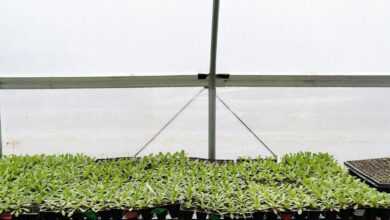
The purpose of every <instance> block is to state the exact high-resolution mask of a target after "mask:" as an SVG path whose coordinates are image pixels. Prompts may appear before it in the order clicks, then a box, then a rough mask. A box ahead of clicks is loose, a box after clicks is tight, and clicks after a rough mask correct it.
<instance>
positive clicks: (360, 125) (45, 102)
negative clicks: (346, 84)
mask: <svg viewBox="0 0 390 220" xmlns="http://www.w3.org/2000/svg"><path fill="white" fill-rule="evenodd" d="M211 10H212V4H211V1H209V0H207V1H206V0H164V1H161V0H116V1H112V0H83V1H79V0H66V1H53V0H34V1H30V0H2V1H1V2H0V75H1V76H3V75H14V74H15V75H16V74H24V75H53V76H54V75H64V74H69V75H73V74H86V75H87V74H102V75H106V74H108V75H115V74H150V75H167V74H197V73H207V72H208V65H209V48H210V30H211ZM389 11H390V1H388V0H375V1H367V0H327V1H320V0H294V1H291V0H258V1H253V0H241V1H237V0H222V1H221V8H220V13H221V14H220V27H219V34H220V36H219V45H218V63H217V71H218V72H219V73H232V74H266V73H267V74H277V73H285V74H321V73H332V74H387V73H389V74H390V62H389V57H390V40H389V39H390V28H389V27H390V13H389ZM199 89H200V88H152V89H151V88H148V89H145V88H139V89H78V90H18V91H15V90H12V91H11V90H2V91H0V113H1V126H2V142H3V148H4V149H3V151H4V153H5V154H37V153H39V154H41V153H48V154H57V153H85V154H88V155H92V156H96V157H116V156H132V155H133V154H134V153H135V152H136V151H137V150H138V149H139V148H140V147H141V146H142V145H143V144H144V143H145V142H146V141H147V140H148V138H150V137H151V136H153V135H154V134H155V133H156V132H157V131H158V130H159V129H160V128H161V127H162V126H163V124H164V123H165V122H166V121H167V120H168V119H169V118H170V117H172V116H173V115H174V114H175V113H176V111H178V109H179V108H181V107H182V106H183V105H184V104H185V102H187V101H188V99H190V98H191V97H192V96H193V95H194V94H195V93H197V92H198V91H199ZM217 92H218V94H219V95H220V96H221V97H222V98H223V99H224V100H225V101H226V102H227V103H228V104H229V105H230V106H231V108H232V109H233V110H234V111H235V112H236V113H237V114H238V115H239V116H240V117H241V118H242V119H243V120H244V121H245V122H246V123H247V124H248V125H249V126H250V127H251V128H252V129H253V131H255V132H256V133H257V134H258V135H259V136H260V137H261V138H262V139H263V140H264V142H265V143H267V145H269V146H270V147H271V148H272V149H273V150H274V151H275V153H277V154H278V155H283V154H285V153H288V152H297V151H314V152H329V153H331V154H333V155H334V156H335V157H336V158H337V159H338V160H339V161H340V162H341V161H345V160H350V159H360V158H375V157H385V156H389V155H390V100H389V98H388V97H389V96H390V88H219V89H218V90H217ZM207 104H208V102H207V91H205V92H203V93H202V95H201V96H200V97H199V98H198V99H197V100H196V101H195V102H194V103H193V104H192V105H191V106H190V107H189V108H188V109H186V111H184V112H183V114H182V115H180V116H179V117H178V118H177V119H176V121H174V122H173V123H172V124H171V125H170V126H169V127H168V129H167V130H165V131H164V132H163V133H162V134H161V135H160V136H159V137H158V138H157V139H156V140H155V141H154V142H153V143H152V144H151V145H150V146H149V147H148V148H147V149H146V150H145V151H144V152H143V153H142V154H149V153H157V152H160V151H161V152H168V151H170V152H174V151H178V150H185V151H186V152H187V153H188V154H189V155H191V156H197V157H206V156H207V144H208V142H207V113H208V112H207ZM216 148H217V158H223V159H225V158H226V159H228V158H237V157H238V156H251V157H254V156H257V155H264V156H268V155H269V154H268V152H267V151H266V150H265V149H264V148H263V147H262V146H261V145H260V144H259V143H258V142H257V141H256V139H255V138H254V137H253V136H251V134H250V133H249V132H248V131H247V130H246V129H245V128H244V127H243V126H242V125H241V124H240V123H239V122H238V120H237V119H236V118H234V117H233V116H232V115H231V114H230V113H229V112H228V111H227V110H226V109H225V108H224V107H223V106H222V105H221V104H220V103H217V147H216Z"/></svg>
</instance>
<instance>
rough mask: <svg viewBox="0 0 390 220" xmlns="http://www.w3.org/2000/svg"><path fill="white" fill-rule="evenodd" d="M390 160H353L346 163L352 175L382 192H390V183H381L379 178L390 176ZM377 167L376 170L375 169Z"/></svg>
mask: <svg viewBox="0 0 390 220" xmlns="http://www.w3.org/2000/svg"><path fill="white" fill-rule="evenodd" d="M389 161H390V158H377V159H367V160H353V161H346V162H344V164H345V166H346V167H347V168H348V169H349V171H350V173H351V174H352V175H354V176H357V177H359V178H361V179H362V180H363V181H365V182H366V183H368V184H369V185H371V186H373V187H375V188H377V189H378V190H381V191H386V192H390V181H381V180H380V179H378V177H381V175H382V177H383V175H386V177H387V179H390V178H388V176H390V164H389ZM373 167H375V169H373ZM375 171H376V172H375Z"/></svg>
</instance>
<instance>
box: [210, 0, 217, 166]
mask: <svg viewBox="0 0 390 220" xmlns="http://www.w3.org/2000/svg"><path fill="white" fill-rule="evenodd" d="M218 17H219V0H214V2H213V20H212V27H211V49H210V72H209V76H208V77H209V85H208V87H209V88H208V89H209V159H215V143H216V138H215V136H216V131H215V130H216V106H215V103H216V87H215V75H216V65H217V42H218Z"/></svg>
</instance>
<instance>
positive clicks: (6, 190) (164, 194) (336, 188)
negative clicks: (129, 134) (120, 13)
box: [0, 152, 390, 220]
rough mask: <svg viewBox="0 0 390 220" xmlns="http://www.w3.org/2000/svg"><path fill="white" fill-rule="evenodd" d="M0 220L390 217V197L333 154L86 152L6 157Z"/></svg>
mask: <svg viewBox="0 0 390 220" xmlns="http://www.w3.org/2000/svg"><path fill="white" fill-rule="evenodd" d="M0 177H1V178H0V220H5V219H7V220H10V218H11V219H12V218H14V219H44V220H45V219H46V220H49V219H66V218H72V219H76V220H78V219H80V220H81V219H83V220H85V219H87V220H95V219H101V220H105V219H111V220H117V219H118V220H119V219H122V218H127V219H135V218H139V217H142V219H144V220H150V219H152V218H157V219H159V220H164V219H166V218H167V217H169V218H179V219H182V220H190V219H193V218H194V217H195V218H197V219H201V220H204V219H206V218H208V219H214V220H217V219H220V218H224V219H244V218H245V219H248V218H253V219H256V220H262V219H266V220H276V219H278V218H279V217H280V218H282V219H283V220H291V219H297V220H300V219H307V220H318V219H319V218H320V216H326V218H327V219H331V220H332V219H336V218H338V217H340V218H343V219H347V218H349V217H350V216H351V215H352V214H353V210H356V209H359V210H366V212H365V215H366V216H368V217H370V218H373V216H374V217H375V216H382V219H383V218H385V217H388V216H389V212H388V210H389V208H390V194H387V193H383V192H379V191H377V190H376V189H375V188H372V187H370V186H368V185H367V184H365V183H364V182H362V181H360V180H359V179H357V178H355V177H353V176H350V175H349V174H348V172H347V171H346V170H344V169H343V168H342V167H341V166H339V164H338V163H337V162H336V161H335V160H334V159H333V157H332V156H330V155H329V154H324V153H316V154H314V153H308V152H303V153H295V154H288V155H285V156H283V157H282V158H281V159H280V161H278V162H277V161H275V160H273V159H255V160H245V161H242V162H240V163H230V162H227V163H226V162H225V163H205V162H202V161H201V160H192V159H190V158H189V157H187V156H186V155H185V153H184V152H177V153H167V154H162V153H159V154H156V155H148V156H145V157H140V158H138V159H137V160H129V159H127V158H124V159H118V160H106V161H104V162H103V161H102V162H99V163H96V159H95V158H91V157H88V156H85V155H70V154H66V155H57V156H54V155H52V156H45V155H36V156H6V157H4V158H3V159H1V160H0Z"/></svg>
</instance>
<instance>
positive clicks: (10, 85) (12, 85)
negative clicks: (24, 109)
mask: <svg viewBox="0 0 390 220" xmlns="http://www.w3.org/2000/svg"><path fill="white" fill-rule="evenodd" d="M207 85H208V81H207V75H206V76H205V75H204V74H202V75H200V76H199V75H198V74H192V75H116V76H99V75H88V76H0V89H94V88H96V89H99V88H153V87H207ZM216 85H217V86H218V87H390V75H384V74H383V75H352V74H350V75H330V74H327V75H326V74H323V75H229V74H217V80H216Z"/></svg>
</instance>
